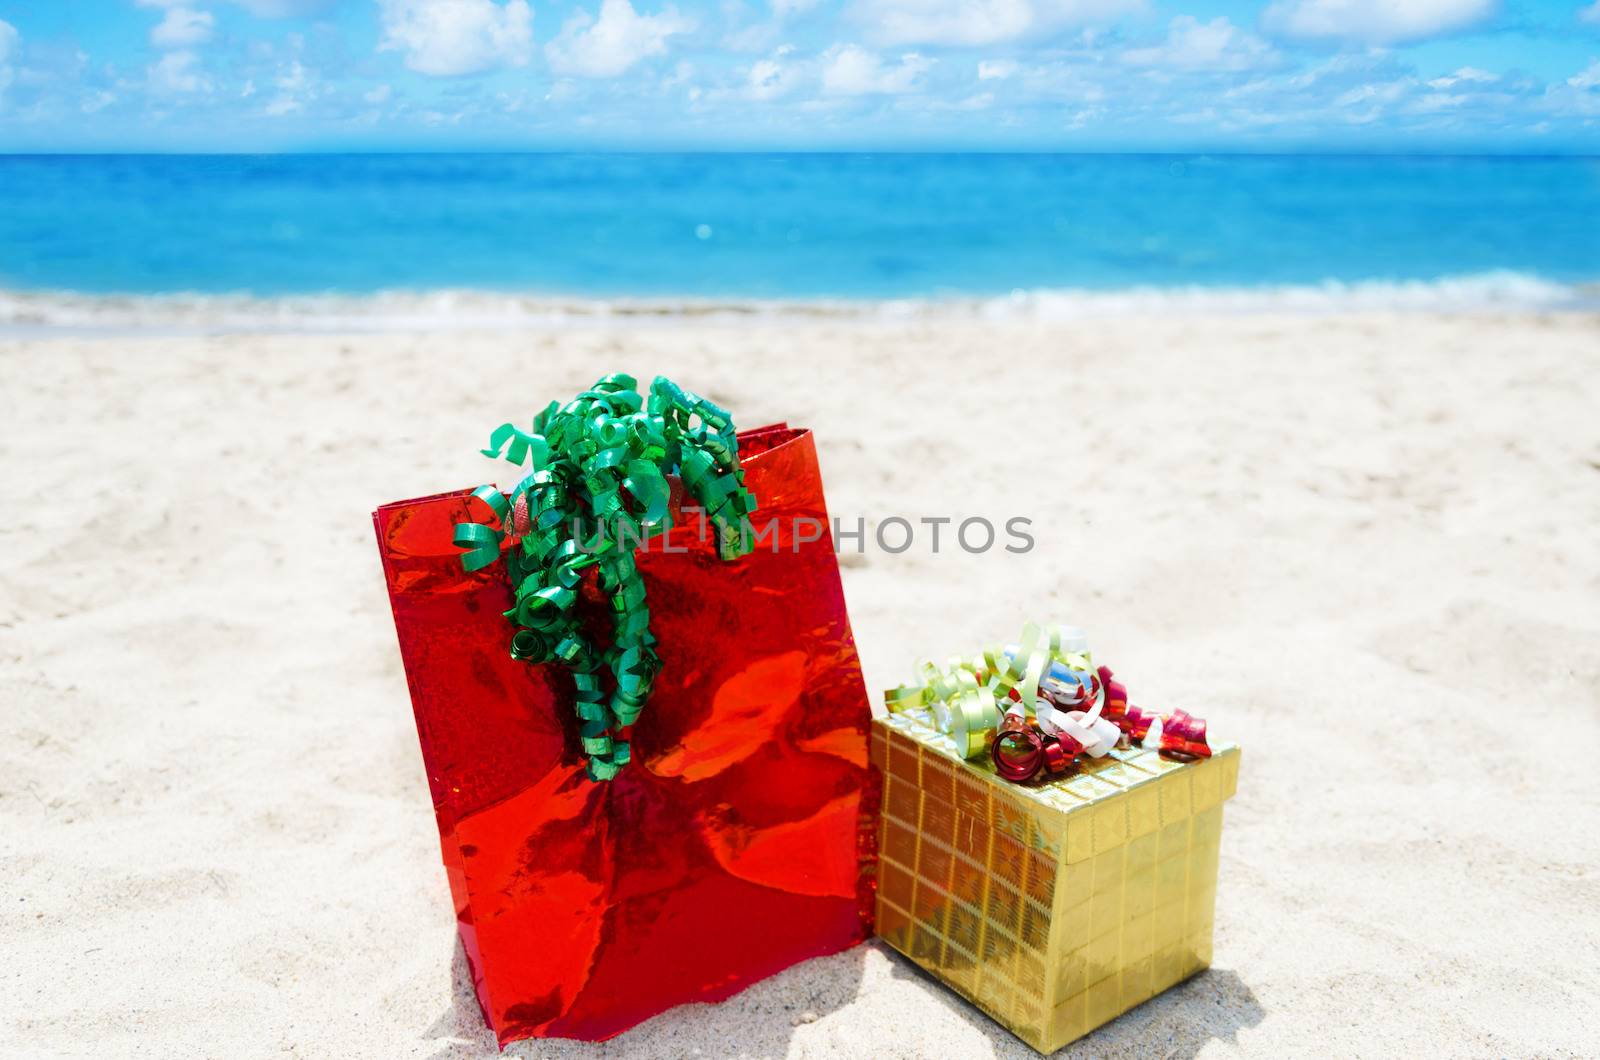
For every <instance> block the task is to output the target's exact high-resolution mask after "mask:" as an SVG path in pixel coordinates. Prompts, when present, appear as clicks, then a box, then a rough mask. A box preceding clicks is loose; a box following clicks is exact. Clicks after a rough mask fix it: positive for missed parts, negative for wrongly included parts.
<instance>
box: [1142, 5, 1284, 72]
mask: <svg viewBox="0 0 1600 1060" xmlns="http://www.w3.org/2000/svg"><path fill="white" fill-rule="evenodd" d="M1276 59H1277V55H1276V53H1275V52H1274V51H1273V50H1272V46H1271V45H1270V44H1268V43H1267V42H1266V41H1264V40H1262V39H1261V38H1260V37H1257V36H1255V35H1254V34H1251V33H1246V32H1244V31H1243V30H1241V29H1240V28H1239V27H1237V26H1235V25H1234V24H1233V23H1232V22H1229V21H1228V20H1227V19H1226V18H1221V17H1218V18H1214V19H1212V20H1211V21H1210V22H1201V21H1200V20H1199V19H1196V18H1192V17H1191V16H1189V15H1179V16H1178V17H1177V18H1175V19H1173V20H1172V22H1171V23H1170V24H1169V25H1168V27H1167V39H1166V42H1165V43H1163V44H1158V45H1156V46H1155V47H1151V48H1130V49H1128V50H1127V51H1125V52H1123V53H1122V61H1123V62H1125V63H1128V64H1130V65H1133V66H1159V67H1163V68H1166V69H1173V70H1229V71H1240V70H1253V69H1256V68H1257V67H1260V66H1264V65H1267V64H1269V63H1271V62H1274V61H1275V60H1276Z"/></svg>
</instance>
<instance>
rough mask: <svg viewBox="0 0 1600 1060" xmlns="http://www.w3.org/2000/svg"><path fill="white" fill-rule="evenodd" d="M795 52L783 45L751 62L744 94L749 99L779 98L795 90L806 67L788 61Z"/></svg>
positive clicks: (746, 76)
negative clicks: (766, 55) (765, 56)
mask: <svg viewBox="0 0 1600 1060" xmlns="http://www.w3.org/2000/svg"><path fill="white" fill-rule="evenodd" d="M793 52H794V48H793V47H791V46H790V45H787V44H785V45H783V46H782V47H780V48H778V50H777V51H775V52H773V53H772V54H771V55H769V56H768V57H767V58H765V59H757V60H756V61H755V62H753V63H751V64H750V69H749V70H748V71H747V72H746V74H745V85H744V95H745V96H746V97H747V98H749V99H761V100H766V99H779V98H781V97H783V96H787V95H788V94H789V93H791V92H793V91H794V90H795V88H796V87H797V86H798V85H799V84H800V82H801V81H802V80H804V78H805V73H806V71H805V67H804V66H803V65H802V64H800V63H795V62H790V61H788V56H789V55H790V54H792V53H793Z"/></svg>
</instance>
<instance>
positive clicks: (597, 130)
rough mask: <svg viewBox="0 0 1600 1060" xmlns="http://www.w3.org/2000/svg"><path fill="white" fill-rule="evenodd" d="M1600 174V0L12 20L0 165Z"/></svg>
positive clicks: (209, 10)
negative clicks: (125, 155)
mask: <svg viewBox="0 0 1600 1060" xmlns="http://www.w3.org/2000/svg"><path fill="white" fill-rule="evenodd" d="M589 146H594V147H620V148H626V147H641V148H653V147H686V148H745V147H749V148H802V149H804V148H922V147H933V148H976V149H988V148H992V149H1016V148H1022V149H1064V150H1151V149H1153V150H1192V149H1235V150H1332V151H1343V150H1376V151H1393V150H1402V151H1404V150H1446V151H1448V150H1463V151H1496V152H1497V151H1534V152H1545V151H1548V152H1588V153H1596V152H1600V0H1539V2H1522V3H1518V2H1509V0H1508V2H1503V3H1497V2H1495V0H1267V2H1264V3H1263V2H1256V3H1232V2H1217V0H1177V2H1168V0H711V2H705V3H701V2H692V0H680V2H678V3H676V4H673V3H665V2H662V0H575V2H574V0H0V150H9V151H18V150H180V151H181V150H281V149H339V148H349V149H358V150H359V149H397V148H423V149H435V148H437V149H451V148H555V147H589Z"/></svg>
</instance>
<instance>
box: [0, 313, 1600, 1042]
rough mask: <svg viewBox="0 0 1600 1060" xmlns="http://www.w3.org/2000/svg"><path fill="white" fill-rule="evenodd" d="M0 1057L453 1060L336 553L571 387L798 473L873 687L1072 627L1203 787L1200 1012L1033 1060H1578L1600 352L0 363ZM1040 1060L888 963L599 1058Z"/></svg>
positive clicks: (1241, 347)
mask: <svg viewBox="0 0 1600 1060" xmlns="http://www.w3.org/2000/svg"><path fill="white" fill-rule="evenodd" d="M0 364H3V365H4V371H5V379H6V385H5V391H6V398H5V402H4V405H5V413H6V414H5V416H4V417H3V418H0V451H3V452H4V453H5V467H6V473H5V478H4V484H3V487H0V488H3V496H4V504H5V508H4V519H3V520H0V541H3V549H0V645H3V650H0V659H3V668H0V688H3V703H4V708H3V711H0V901H3V902H4V910H5V913H4V916H3V917H0V953H3V956H4V959H3V960H0V1054H3V1055H6V1056H16V1057H44V1056H94V1057H106V1056H153V1057H189V1056H228V1057H255V1056H276V1055H292V1056H303V1057H385V1058H392V1057H412V1056H415V1057H429V1058H443V1057H479V1056H492V1055H494V1045H493V1040H492V1038H491V1037H490V1035H489V1034H488V1033H487V1031H486V1030H485V1029H484V1026H483V1024H482V1021H481V1019H480V1016H479V1014H478V1011H477V1008H476V1005H475V1002H474V1000H473V997H472V994H471V989H470V984H469V981H468V978H467V976H466V971H465V965H464V961H463V958H462V957H461V955H460V951H459V947H458V944H457V942H456V938H455V931H454V923H453V918H452V914H451V909H450V902H449V898H448V894H447V888H446V884H445V877H444V872H443V870H442V868H441V865H440V861H439V852H438V840H437V835H436V832H435V830H434V822H433V819H432V815H431V812H430V806H429V801H428V793H427V787H426V783H425V780H424V776H423V770H422V762H421V758H420V755H419V752H418V748H417V740H416V732H415V729H414V727H413V721H412V716H411V709H410V703H409V699H408V697H407V693H406V687H405V682H404V679H403V677H402V674H401V669H400V660H399V656H398V653H397V651H396V645H395V634H394V628H393V624H392V621H391V617H390V613H389V608H388V603H387V600H386V596H385V592H384V585H383V577H382V573H381V571H380V568H379V563H378V556H377V551H376V549H375V547H374V542H373V535H372V529H371V524H370V520H369V513H370V512H371V510H372V509H373V508H374V507H375V506H376V505H378V504H380V503H383V502H387V501H391V500H398V499H402V498H406V497H413V496H418V495H423V494H428V493H433V492H438V491H441V490H445V489H453V488H458V487H463V486H471V485H475V484H477V483H479V482H481V481H484V480H486V479H489V478H493V477H496V476H498V477H500V478H501V479H502V480H504V479H506V478H508V477H509V474H510V472H509V470H508V465H505V464H499V465H496V464H493V463H491V462H490V461H488V460H486V459H484V458H483V457H481V456H479V455H478V453H477V448H478V446H480V445H482V444H483V442H484V441H485V440H486V438H487V435H488V432H489V430H490V429H491V428H492V427H493V426H495V425H496V424H499V423H500V422H502V421H503V420H506V419H512V418H515V419H526V418H528V417H529V416H531V414H532V412H533V411H534V410H535V409H536V408H537V407H539V406H540V405H542V404H543V403H544V402H545V401H547V400H548V399H550V398H552V397H564V396H567V395H570V394H572V393H574V392H576V391H577V390H579V389H581V388H582V387H583V386H585V385H586V384H588V383H589V382H591V381H592V380H593V379H594V378H595V377H596V376H597V375H599V374H601V373H604V372H609V371H617V370H623V371H629V372H633V373H635V374H638V375H641V376H645V377H648V376H650V375H653V374H656V373H661V374H666V375H669V376H671V377H673V378H674V379H676V380H678V381H679V382H681V383H682V384H684V385H685V386H688V387H691V388H694V389H697V390H701V391H702V392H704V393H705V394H706V395H707V396H709V397H711V398H712V399H714V400H715V401H717V402H719V403H720V404H722V405H724V406H726V407H729V408H731V409H733V410H734V411H735V413H736V415H737V417H738V419H739V421H740V423H741V424H742V425H744V426H757V425H760V424H763V423H767V422H771V421H775V420H787V421H789V422H791V423H794V424H798V425H805V426H810V427H813V428H814V429H815V430H816V432H817V439H818V447H819V451H820V455H821V460H822V467H823V472H824V475H825V477H826V483H827V489H828V497H829V503H830V506H831V508H832V510H833V513H834V514H835V515H837V516H839V517H841V518H844V519H848V520H853V519H854V518H855V517H857V516H860V517H864V518H865V519H866V520H867V521H868V524H869V525H871V524H872V523H873V522H875V521H877V520H881V519H883V518H886V517H888V516H892V515H899V516H903V517H906V518H909V519H913V520H915V519H918V518H920V517H923V516H952V517H955V518H957V519H960V518H962V517H966V516H974V515H976V516H984V517H987V518H990V519H991V520H993V521H996V522H1001V521H1003V520H1004V519H1006V518H1009V517H1012V516H1026V517H1029V518H1031V519H1032V520H1033V532H1034V534H1035V537H1036V539H1037V547H1036V548H1035V549H1034V550H1033V551H1031V552H1028V553H1026V554H1023V555H1013V554H1007V553H1005V552H998V551H997V552H990V553H986V554H982V555H967V554H964V553H962V552H961V551H959V550H955V549H951V548H950V547H949V543H948V541H946V542H945V543H944V547H943V548H942V549H941V551H940V552H939V554H937V555H935V554H933V553H932V552H931V550H930V549H929V548H928V547H925V545H924V544H923V543H920V542H919V544H918V545H917V546H916V547H913V548H911V549H910V550H908V551H906V552H904V553H902V554H899V555H891V554H887V553H885V552H882V551H878V550H876V549H873V550H871V551H868V552H867V553H865V554H859V555H858V554H846V555H845V556H844V557H842V563H843V568H844V580H845V590H846V594H847V597H848V601H849V606H850V613H851V619H852V622H853V624H854V628H855V633H856V638H857V640H858V643H859V645H860V650H861V656H862V660H863V664H864V666H865V669H866V675H867V683H868V687H869V688H870V689H872V690H874V692H875V693H876V691H877V690H879V689H882V688H883V687H885V686H887V685H891V684H894V683H898V682H899V681H901V680H902V679H903V678H904V677H905V676H906V675H907V673H908V669H909V667H910V665H911V663H912V662H913V660H914V659H915V658H917V657H918V656H921V655H932V656H945V655H948V654H951V653H954V652H963V651H971V650H973V649H974V648H976V647H977V646H979V645H981V644H983V643H985V642H992V641H995V640H1000V639H1004V638H1010V637H1014V636H1015V635H1016V632H1017V631H1018V630H1019V629H1020V627H1021V624H1022V622H1023V621H1024V620H1026V619H1028V618H1040V619H1050V620H1059V621H1070V622H1073V623H1076V624H1078V625H1082V626H1084V627H1086V628H1087V629H1088V630H1089V631H1090V634H1091V636H1092V638H1093V640H1094V644H1095V648H1096V653H1097V655H1098V656H1100V657H1101V658H1102V659H1103V660H1104V661H1107V662H1109V663H1110V664H1111V665H1112V666H1113V667H1114V668H1115V669H1116V670H1117V672H1118V674H1119V675H1120V676H1121V677H1123V678H1124V679H1125V680H1126V681H1127V682H1128V684H1129V686H1130V688H1131V690H1132V692H1133V695H1134V699H1135V701H1136V702H1138V703H1140V704H1141V705H1144V706H1147V707H1150V708H1153V709H1172V708H1176V707H1183V708H1185V709H1187V710H1189V711H1191V712H1193V713H1195V714H1198V715H1201V716H1203V717H1205V718H1207V719H1208V720H1209V721H1210V723H1211V727H1212V732H1213V733H1214V734H1216V735H1217V736H1220V737H1223V738H1226V739H1229V740H1234V741H1237V742H1239V743H1240V744H1242V745H1243V747H1244V760H1243V769H1242V773H1241V779H1240V785H1239V792H1238V796H1237V798H1236V799H1235V800H1234V801H1233V802H1231V803H1230V804H1229V805H1228V808H1227V811H1226V818H1225V819H1226V825H1225V828H1224V832H1223V840H1222V860H1221V869H1220V884H1219V890H1218V900H1217V923H1216V943H1215V961H1214V966H1213V968H1212V969H1211V970H1210V971H1209V972H1206V973H1204V974H1202V975H1200V976H1199V977H1197V978H1195V979H1193V980H1191V981H1189V982H1188V983H1186V984H1183V985H1181V986H1179V987H1177V988H1175V989H1173V990H1171V991H1170V992H1168V993H1166V994H1164V995H1162V996H1160V997H1158V998H1157V999H1155V1000H1153V1001H1151V1002H1149V1003H1147V1004H1145V1005H1144V1006H1142V1007H1140V1008H1138V1009H1136V1010H1135V1011H1133V1012H1131V1013H1129V1014H1128V1015H1126V1016H1124V1017H1122V1018H1120V1019H1118V1020H1116V1021H1115V1022H1114V1023H1112V1024H1110V1025H1109V1026H1106V1027H1104V1028H1102V1029H1100V1030H1099V1031H1096V1032H1095V1033H1093V1034H1092V1035H1090V1036H1089V1037H1088V1038H1086V1039H1084V1040H1083V1041H1081V1042H1079V1043H1078V1044H1077V1045H1075V1046H1072V1047H1069V1048H1068V1050H1067V1052H1068V1053H1071V1054H1072V1055H1084V1056H1141V1057H1143V1056H1161V1057H1171V1056H1177V1057H1186V1056H1193V1055H1204V1056H1211V1055H1231V1054H1234V1053H1239V1054H1244V1055H1248V1056H1259V1057H1279V1056H1285V1055H1340V1056H1349V1055H1413V1056H1415V1055H1452V1056H1487V1055H1509V1056H1535V1055H1537V1056H1561V1055H1585V1054H1587V1055H1593V1054H1594V1051H1595V1049H1596V1042H1597V1041H1600V1009H1597V1008H1596V1005H1595V998H1596V997H1600V959H1597V957H1596V954H1597V953H1600V841H1597V840H1596V838H1595V837H1596V836H1597V835H1600V769H1597V768H1596V763H1597V761H1600V550H1597V547H1596V536H1595V535H1596V528H1597V526H1600V429H1597V427H1596V423H1597V419H1596V409H1600V316H1595V315H1586V314H1581V313H1569V314H1550V315H1536V314H1518V313H1509V314H1493V315H1490V314H1483V315H1458V316H1431V315H1424V314H1347V315H1339V316H1331V315H1303V316H1289V315H1235V316H1206V315H1196V316H1187V317H1171V318H1165V319H1158V318H1149V319H1131V318H1104V319H1087V320H1082V321H1076V322H1064V321H1058V322H1032V321H1025V320H1016V321H1000V322H988V323H984V322H976V321H970V322H950V321H942V322H941V321H931V320H917V319H910V320H905V321H900V322H893V321H877V322H860V321H856V322H852V321H827V320H821V321H816V322H812V323H792V322H788V323H783V324H782V325H781V326H780V325H775V324H763V323H760V322H742V323H741V322H716V321H710V322H693V323H678V324H674V323H672V322H664V323H661V324H633V325H630V326H629V327H627V328H624V329H608V328H606V327H605V326H604V325H603V324H602V323H596V324H594V325H592V326H591V325H583V326H574V327H570V328H564V329H559V330H544V331H536V332H524V333H520V334H519V333H511V332H506V331H499V332H479V333H463V334H452V333H438V332H433V333H415V334H411V333H392V334H350V335H333V336H308V335H283V334H278V335H251V334H226V335H218V336H213V337H160V336H150V335H143V336H139V335H134V336H127V337H107V336H76V337H74V336H67V335H62V336H58V337H41V338H27V339H17V338H11V339H0ZM602 1054H603V1055H607V1056H639V1057H673V1058H676V1057H687V1056H723V1055H739V1056H795V1057H868V1056H870V1057H885V1058H887V1057H954V1056H963V1057H964V1056H1003V1057H1026V1056H1030V1055H1033V1054H1032V1053H1031V1052H1030V1051H1029V1050H1028V1049H1027V1048H1026V1047H1025V1046H1023V1045H1022V1044H1021V1043H1020V1042H1018V1041H1017V1040H1016V1039H1014V1038H1013V1037H1011V1035H1010V1034H1009V1033H1007V1032H1006V1031H1005V1030H1003V1029H1002V1028H1000V1027H999V1026H998V1025H996V1024H994V1023H992V1022H990V1021H989V1020H988V1019H987V1018H986V1017H984V1016H983V1015H982V1014H980V1013H979V1012H978V1011H976V1010H975V1009H973V1008H972V1007H970V1006H969V1005H967V1004H966V1003H965V1002H963V1001H961V1000H960V999H959V998H957V997H956V996H955V995H954V994H952V993H950V992H949V991H947V990H945V989H944V988H943V987H941V986H939V985H938V984H936V983H934V982H933V981H931V980H930V979H928V978H926V977H925V976H923V975H922V974H921V973H920V972H918V971H917V970H916V969H915V968H914V967H913V966H912V965H911V964H910V963H909V962H908V961H906V960H904V959H902V958H900V957H899V956H898V955H895V954H893V953H891V952H890V951H888V950H887V948H886V947H884V946H882V945H881V944H871V945H866V946H862V947H859V948H857V949H855V950H852V951H850V952H847V953H843V954H840V955H837V956H834V957H829V958H824V959H821V960H817V961H813V962H809V963H807V964H803V965H800V966H798V967H795V968H792V969H790V970H789V971H787V972H785V973H783V974H781V975H779V976H777V977H775V978H773V979H770V980H768V981H766V982H763V983H761V984H759V985H757V986H756V987H754V988H752V989H750V990H748V991H746V992H745V993H743V994H741V995H739V996H737V997H735V998H734V999H732V1000H730V1001H728V1002H726V1003H724V1004H721V1005H717V1006H698V1005H697V1006H689V1007H685V1008H681V1009H678V1010H675V1011H672V1012H669V1013H667V1014H665V1015H663V1016H660V1017H658V1018H656V1019H654V1020H651V1021H649V1022H648V1023H646V1024H644V1025H642V1026H640V1027H638V1028H636V1029H635V1030H633V1031H631V1032H629V1033H627V1034H626V1035H624V1036H623V1037H621V1038H620V1039H618V1040H617V1041H616V1042H614V1043H612V1044H611V1045H609V1046H606V1047H603V1048H602V1047H596V1046H592V1045H586V1044H582V1043H573V1042H564V1041H534V1042H522V1043H518V1044H516V1045H514V1046H512V1047H510V1048H509V1049H508V1050H507V1055H510V1056H515V1057H533V1056H551V1057H567V1056H591V1055H602Z"/></svg>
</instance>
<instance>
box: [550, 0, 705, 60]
mask: <svg viewBox="0 0 1600 1060" xmlns="http://www.w3.org/2000/svg"><path fill="white" fill-rule="evenodd" d="M693 28H694V23H693V22H692V21H690V20H689V19H686V18H683V17H681V16H680V15H679V14H678V12H677V10H676V9H675V8H671V7H668V8H665V9H664V10H662V12H661V13H660V14H659V15H641V14H639V13H638V12H637V11H635V10H634V9H633V5H632V4H630V3H629V2H628V0H602V2H601V4H600V17H599V18H598V19H597V18H595V17H593V16H592V15H590V14H589V13H588V12H587V11H581V10H580V11H578V12H577V13H576V14H574V15H573V16H572V17H571V18H569V19H567V21H566V23H565V24H564V25H563V26H562V27H561V32H560V33H559V34H558V35H557V36H556V39H555V40H553V41H551V42H550V43H549V44H547V45H545V49H544V53H545V57H546V58H548V59H549V60H550V68H551V69H553V70H554V71H555V72H556V73H558V74H571V75H573V76H575V77H615V76H617V75H618V74H620V73H622V72H623V71H625V70H627V69H628V68H629V67H630V66H632V65H633V64H634V63H637V62H638V61H639V60H641V59H644V58H646V57H648V56H652V55H662V54H665V52H666V50H667V38H668V37H671V36H674V35H675V34H679V33H687V32H688V31H689V30H691V29H693Z"/></svg>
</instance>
